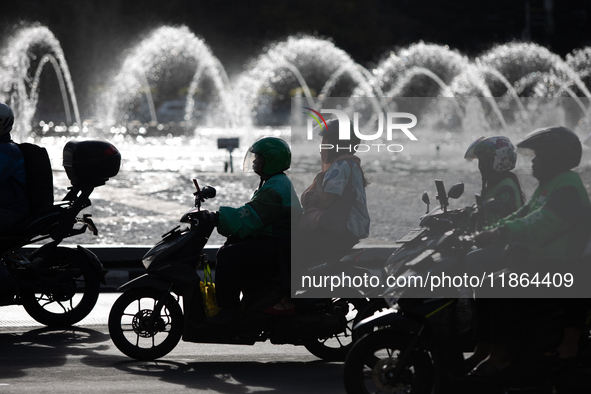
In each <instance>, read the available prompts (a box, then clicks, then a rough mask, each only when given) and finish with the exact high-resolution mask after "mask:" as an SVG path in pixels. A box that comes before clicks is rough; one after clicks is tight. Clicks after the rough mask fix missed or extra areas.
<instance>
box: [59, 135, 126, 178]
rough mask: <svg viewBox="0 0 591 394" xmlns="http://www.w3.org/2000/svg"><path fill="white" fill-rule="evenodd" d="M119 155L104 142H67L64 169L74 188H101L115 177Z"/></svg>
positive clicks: (110, 145)
mask: <svg viewBox="0 0 591 394" xmlns="http://www.w3.org/2000/svg"><path fill="white" fill-rule="evenodd" d="M120 166H121V154H120V153H119V151H118V150H117V148H115V146H114V145H112V144H111V143H109V142H106V141H69V142H68V143H67V144H66V146H64V168H65V169H66V174H67V175H68V179H70V181H71V182H72V185H75V186H91V187H95V186H101V185H104V184H105V182H106V181H107V180H108V179H109V178H112V177H114V176H115V175H117V173H118V172H119V168H120Z"/></svg>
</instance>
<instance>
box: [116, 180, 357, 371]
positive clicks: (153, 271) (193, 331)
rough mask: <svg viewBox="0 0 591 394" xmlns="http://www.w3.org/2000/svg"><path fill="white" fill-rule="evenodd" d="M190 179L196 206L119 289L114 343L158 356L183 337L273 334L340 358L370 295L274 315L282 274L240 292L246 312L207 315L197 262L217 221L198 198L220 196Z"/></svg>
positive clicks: (222, 339) (260, 338)
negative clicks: (267, 309)
mask: <svg viewBox="0 0 591 394" xmlns="http://www.w3.org/2000/svg"><path fill="white" fill-rule="evenodd" d="M193 181H194V184H195V187H196V189H197V191H196V192H195V193H194V195H195V208H193V209H191V210H189V211H188V212H187V213H185V214H184V215H183V217H182V218H181V220H180V222H181V225H179V226H177V227H175V228H174V229H172V230H171V231H169V232H167V233H166V234H164V235H163V236H162V237H163V238H162V240H161V241H160V242H158V243H157V244H156V245H155V246H154V247H153V248H152V249H151V250H150V251H148V252H147V253H146V255H145V256H144V257H143V264H144V267H145V268H146V271H147V272H146V273H145V274H144V275H142V276H140V277H138V278H136V279H134V280H132V281H130V282H128V283H126V284H124V285H123V286H121V287H120V289H119V290H122V291H124V292H123V294H122V295H121V296H120V297H119V298H118V299H117V300H116V301H115V303H114V304H113V307H112V309H111V312H110V314H109V333H110V335H111V339H112V340H113V343H114V344H115V346H117V348H118V349H119V350H120V351H121V352H123V353H124V354H125V355H127V356H129V357H131V358H134V359H138V360H154V359H157V358H160V357H164V356H165V355H166V354H168V353H169V352H170V351H172V350H173V349H174V348H175V347H176V345H177V344H178V343H179V341H180V340H181V339H182V340H183V341H186V342H196V343H225V344H243V345H253V344H254V343H256V342H264V341H267V340H270V341H271V343H273V344H293V345H303V346H305V347H306V349H307V350H309V351H310V352H311V353H312V354H314V355H316V356H317V357H320V358H322V359H325V360H330V361H334V360H341V361H343V360H344V357H345V356H346V352H347V351H348V349H349V347H350V339H351V335H350V333H351V330H352V321H353V318H354V314H355V309H357V310H359V308H361V306H362V305H364V304H365V303H366V302H367V301H366V300H364V299H359V300H344V299H315V298H306V299H294V300H292V301H293V303H294V304H295V313H294V314H293V315H290V314H287V315H271V314H267V313H264V312H263V311H262V307H261V305H263V304H265V302H267V303H268V302H269V301H270V300H272V299H274V298H277V297H278V298H279V299H280V298H281V296H280V294H281V292H280V290H281V278H275V279H276V280H270V281H267V282H266V283H262V284H261V283H257V284H256V285H255V286H254V287H255V288H253V289H249V293H248V294H243V298H242V301H241V305H242V309H243V314H242V315H241V316H240V318H239V319H238V320H237V321H232V322H228V323H226V324H214V323H213V322H211V321H208V319H206V309H205V305H204V299H203V296H202V293H201V291H200V286H199V283H200V281H201V278H200V276H199V274H198V272H197V269H198V266H199V265H200V264H203V263H204V258H205V256H204V255H203V254H202V251H203V248H204V246H205V245H206V243H207V241H208V238H209V236H210V235H211V233H212V231H213V229H214V228H215V225H214V224H213V222H212V221H210V220H207V219H206V214H204V212H205V211H201V203H202V202H205V200H206V199H210V198H213V197H215V194H216V191H215V189H214V188H213V187H210V186H206V187H204V188H203V189H201V188H200V187H199V184H198V183H197V181H196V180H193ZM181 303H182V305H183V308H181V306H180V305H181ZM341 337H346V338H348V340H349V343H345V342H344V341H342V340H341Z"/></svg>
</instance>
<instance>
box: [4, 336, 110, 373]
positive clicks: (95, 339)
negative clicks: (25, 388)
mask: <svg viewBox="0 0 591 394" xmlns="http://www.w3.org/2000/svg"><path fill="white" fill-rule="evenodd" d="M108 340H110V338H109V335H108V334H104V333H102V332H99V331H95V330H92V329H89V328H83V327H68V328H59V329H57V328H49V327H43V328H38V329H34V330H31V331H26V332H18V333H14V332H12V333H3V332H0V349H1V352H0V365H2V378H3V379H13V378H18V377H22V376H25V375H26V370H27V369H35V368H46V367H47V368H55V367H57V366H60V365H65V363H66V360H67V357H68V356H92V355H96V352H97V351H101V350H105V349H108V348H109V346H108V345H107V344H106V343H104V342H106V341H108ZM93 344H96V345H95V346H93Z"/></svg>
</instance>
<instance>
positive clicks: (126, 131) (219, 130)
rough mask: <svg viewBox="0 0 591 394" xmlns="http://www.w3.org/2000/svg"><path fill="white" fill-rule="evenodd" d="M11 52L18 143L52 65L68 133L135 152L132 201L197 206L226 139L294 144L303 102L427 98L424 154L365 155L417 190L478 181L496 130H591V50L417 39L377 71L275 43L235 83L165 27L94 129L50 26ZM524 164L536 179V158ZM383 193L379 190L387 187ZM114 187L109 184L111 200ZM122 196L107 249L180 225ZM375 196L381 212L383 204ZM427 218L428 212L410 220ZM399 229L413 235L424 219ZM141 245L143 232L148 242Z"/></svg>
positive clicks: (303, 40) (185, 35)
mask: <svg viewBox="0 0 591 394" xmlns="http://www.w3.org/2000/svg"><path fill="white" fill-rule="evenodd" d="M1 51H2V55H3V56H2V58H1V63H0V101H3V102H7V103H8V104H9V105H11V106H12V107H13V108H14V109H15V113H16V114H17V119H18V123H17V124H16V126H15V133H14V136H15V139H16V140H20V141H24V140H26V139H27V138H30V137H31V136H32V134H31V132H32V130H33V126H34V125H32V124H31V121H32V119H33V116H34V114H35V111H36V108H37V105H38V103H39V91H40V89H43V86H41V84H40V80H41V78H40V76H41V74H42V73H43V72H47V71H46V70H48V69H50V70H53V71H50V72H54V73H55V74H56V76H57V79H58V82H59V92H56V93H58V94H59V95H60V96H61V101H62V103H63V107H64V113H65V117H66V124H65V125H64V126H63V128H64V130H65V131H66V133H64V134H63V135H70V137H74V136H75V135H77V133H80V132H89V133H90V132H92V133H94V134H92V135H94V136H99V137H102V138H107V139H112V140H114V141H115V143H116V144H117V145H118V146H119V147H120V149H121V150H122V152H123V157H124V162H123V171H122V174H121V176H120V177H119V178H118V179H121V180H120V181H119V182H120V185H121V186H123V187H124V188H127V189H133V190H135V191H136V192H139V193H140V194H141V195H142V196H143V197H138V195H137V194H135V195H133V197H132V196H131V195H130V197H129V201H131V200H134V199H135V200H138V201H139V200H141V199H142V198H145V197H146V196H150V198H156V199H160V200H161V199H167V200H168V201H169V202H170V201H174V202H176V203H178V207H177V208H178V209H179V210H181V209H184V207H186V206H187V204H190V202H189V199H190V198H186V197H179V196H180V195H182V194H183V192H185V191H186V190H185V189H186V188H187V187H188V186H187V184H188V183H187V179H189V178H190V177H192V176H195V175H199V176H200V177H203V178H205V179H210V180H212V183H217V185H220V180H219V176H220V175H219V172H221V171H222V168H223V162H224V161H225V160H226V155H227V152H226V151H224V150H221V151H220V150H217V147H216V146H215V142H216V139H217V138H221V137H223V138H225V137H240V139H241V140H240V147H239V148H238V150H237V152H236V155H237V156H240V155H242V154H243V153H244V149H245V148H246V147H247V146H248V145H249V144H250V142H251V141H252V140H253V139H255V138H257V137H258V136H260V135H269V134H271V135H280V136H283V137H284V138H290V129H289V128H288V127H287V126H288V125H289V123H290V120H291V121H292V122H293V121H296V120H295V119H290V116H291V113H294V112H293V111H291V109H292V108H291V99H292V98H297V100H299V101H298V103H301V106H302V107H304V106H305V107H310V108H316V109H319V107H321V106H322V104H323V103H324V102H326V100H328V99H329V98H332V97H361V98H366V99H367V102H368V103H369V104H368V106H367V107H368V108H365V109H364V110H367V111H368V112H369V113H373V114H375V113H377V112H380V111H389V110H395V109H396V108H401V106H402V107H403V106H404V103H403V102H402V101H401V98H405V97H407V98H411V97H412V98H415V97H421V98H423V99H422V101H421V102H422V103H423V104H422V105H421V106H420V107H417V108H416V110H417V111H419V112H420V114H421V117H422V118H421V119H424V121H423V122H422V124H421V127H422V128H421V130H420V131H418V133H420V135H421V138H420V140H421V141H422V142H421V143H420V144H419V145H420V147H419V145H413V146H409V148H408V149H406V147H405V150H404V152H402V153H400V154H396V155H392V154H390V155H388V156H387V157H386V156H384V155H382V156H379V157H376V158H373V157H372V158H369V157H368V158H367V159H364V160H366V161H365V162H366V163H367V164H366V167H365V169H366V170H367V171H368V173H370V174H372V175H373V177H374V178H375V179H378V180H379V179H380V178H381V175H380V174H381V172H383V171H385V172H386V173H387V175H388V176H387V177H386V178H387V179H392V174H394V173H395V174H404V175H410V176H411V178H410V179H411V180H410V182H411V183H412V182H415V185H414V186H413V187H417V186H416V182H417V180H416V178H413V177H414V175H413V174H414V173H416V172H417V171H419V172H423V173H424V172H429V173H428V176H426V177H424V178H425V182H427V181H428V182H430V177H431V175H432V174H435V173H436V172H437V171H438V170H441V168H449V169H450V170H449V172H450V173H454V174H456V173H457V174H463V175H461V176H462V177H464V176H466V177H468V178H476V171H477V169H476V168H471V169H469V170H467V169H466V168H463V167H464V166H463V164H464V163H463V161H462V159H461V153H462V152H461V151H462V150H463V149H465V145H466V144H468V143H469V142H470V141H469V140H471V138H473V137H476V136H478V135H480V134H485V133H492V132H497V133H502V134H508V135H510V136H511V138H515V139H517V138H519V136H521V135H522V134H523V133H524V132H526V131H529V130H531V129H532V128H534V127H537V126H541V125H545V124H548V123H564V124H565V125H566V126H569V127H571V128H573V129H574V130H575V131H577V132H578V134H579V136H580V137H581V138H582V139H584V138H585V137H587V135H588V134H589V124H590V122H589V119H590V116H589V114H590V105H589V99H590V98H591V92H590V91H589V88H588V87H587V84H588V83H589V78H590V74H591V67H589V64H590V63H591V49H590V48H583V49H580V50H577V51H574V52H573V53H572V54H570V55H568V56H567V57H566V58H565V59H562V58H560V57H559V56H557V55H555V54H553V53H552V52H550V51H549V50H547V49H546V48H544V47H541V46H539V45H536V44H529V43H510V44H501V45H498V46H496V47H494V48H492V49H491V50H489V51H486V52H484V53H482V54H480V55H479V56H477V57H475V58H469V57H467V56H465V55H463V54H461V53H459V52H457V51H454V50H452V49H450V48H449V47H447V46H443V45H431V44H425V43H422V42H419V43H416V44H413V45H411V46H409V47H407V48H404V49H401V50H397V51H392V52H390V53H387V54H384V56H383V58H382V60H381V61H379V62H378V63H377V64H375V65H373V66H363V65H360V64H358V63H357V62H355V61H354V60H353V59H352V58H351V56H350V55H349V54H347V53H346V52H345V51H343V50H342V49H340V48H338V47H337V46H336V45H335V44H334V43H332V42H331V41H330V40H326V39H321V38H318V37H313V36H292V37H289V38H288V39H286V40H285V41H281V42H277V43H274V44H272V45H269V46H268V47H266V48H263V50H262V52H261V54H260V55H259V56H258V57H256V58H254V59H253V60H252V61H251V62H249V63H248V64H246V65H245V67H244V71H243V72H241V73H240V74H238V75H230V76H228V75H226V71H225V70H224V67H223V65H222V64H221V63H220V61H219V60H218V59H217V58H216V57H215V54H214V53H213V52H212V50H211V49H210V48H209V47H208V46H207V44H206V43H205V41H204V40H203V39H201V38H199V37H198V36H196V35H195V34H194V33H193V32H191V31H190V30H189V29H188V28H186V27H160V28H157V29H155V30H154V31H152V32H151V33H150V34H148V35H147V36H146V37H145V38H143V40H141V41H140V42H139V44H137V45H136V46H134V47H131V48H129V49H128V50H126V57H125V58H124V60H123V61H122V62H121V64H119V65H116V66H115V67H114V70H113V74H112V77H111V78H110V79H109V80H107V81H104V84H103V85H105V86H107V89H106V90H105V92H104V94H102V95H100V96H97V97H96V105H95V107H96V113H94V114H86V116H85V117H87V118H91V119H90V120H89V121H85V122H82V121H81V117H80V113H79V110H78V105H77V100H76V95H75V91H74V86H73V83H72V79H71V76H70V72H69V69H68V65H67V64H66V61H65V58H64V53H63V51H62V49H61V47H60V44H59V42H58V40H57V39H56V37H55V36H54V35H53V34H52V33H51V32H50V31H49V30H48V29H47V28H45V27H43V26H40V25H34V26H30V27H25V28H22V29H21V30H19V31H17V32H16V33H15V35H14V36H13V37H12V38H11V39H10V40H7V44H6V46H5V47H4V48H1ZM45 65H51V67H45ZM475 97H480V98H481V99H476V98H475ZM176 102H178V103H180V106H181V110H180V114H177V115H176V116H177V118H176V119H174V120H173V121H169V120H168V119H167V118H165V116H164V113H163V112H162V108H164V105H163V104H164V103H176ZM351 103H354V100H353V101H351ZM351 105H353V104H351ZM300 112H301V111H300ZM296 115H298V116H301V114H296ZM364 119H370V121H369V122H367V123H368V124H369V123H371V122H372V121H373V120H372V119H375V118H371V116H370V117H367V118H364ZM419 128H420V127H419ZM427 129H429V130H427ZM442 131H443V132H442ZM41 135H43V133H41ZM39 138H40V136H39V135H38V136H37V139H38V141H41V140H39ZM60 138H61V137H58V139H56V140H50V139H47V137H45V139H43V140H42V141H41V142H42V143H43V144H45V145H50V146H51V145H52V144H53V145H55V146H56V149H55V157H56V158H57V160H55V159H54V166H55V167H56V171H58V172H59V165H58V164H57V163H60V158H59V155H60V154H61V152H59V150H58V149H57V147H61V146H63V140H62V139H60ZM297 142H298V141H297V140H292V143H294V144H295V143H297ZM435 146H437V148H438V149H437V156H434V155H435ZM439 148H441V149H439ZM309 156H313V157H312V159H309V160H308V159H305V160H303V161H304V162H305V166H304V170H302V171H301V173H300V174H301V175H302V176H301V179H298V171H297V170H294V172H293V175H294V183H295V184H296V187H297V188H298V189H299V190H302V188H303V187H305V186H306V183H307V181H308V179H307V178H306V177H309V174H308V173H307V172H309V171H315V166H316V160H317V158H316V156H315V152H313V154H312V155H309ZM587 164H588V163H587V162H585V165H587ZM520 168H521V171H523V172H527V171H528V170H527V164H526V163H523V164H522V166H521V167H520ZM466 171H468V172H466ZM126 172H127V174H129V175H125V174H126ZM131 174H133V175H131ZM163 174H166V175H163ZM189 174H190V175H189ZM163 179H164V180H163ZM224 179H225V180H224V181H223V182H221V183H222V184H223V185H222V190H221V193H220V196H226V197H222V201H219V202H221V203H222V204H226V203H227V204H234V205H235V204H236V203H237V201H243V200H246V199H248V198H249V196H250V193H251V191H252V190H251V189H252V187H251V185H250V183H249V182H251V181H250V180H249V178H248V177H246V178H244V177H243V176H241V175H232V176H231V175H229V174H228V175H227V178H224ZM458 180H464V181H466V182H468V181H469V179H458ZM454 181H455V179H454ZM245 182H246V183H245ZM400 182H402V180H400ZM421 182H422V181H421ZM475 183H477V179H476V180H475ZM114 184H115V183H114ZM377 184H379V183H378V182H375V183H374V190H378V189H379V187H378V185H377ZM421 187H422V186H421ZM102 190H103V189H101V192H102ZM108 192H109V189H108V188H107V187H105V188H104V192H103V193H105V194H106V193H108ZM111 192H112V195H110V196H106V195H105V197H104V198H105V201H108V202H104V203H102V204H103V208H102V209H103V210H104V212H105V213H109V215H108V216H109V217H110V219H109V220H111V221H112V225H109V229H108V231H107V235H106V236H105V238H103V239H102V242H117V238H118V235H117V234H118V233H117V231H118V230H117V228H119V227H123V229H124V230H130V229H132V228H133V226H134V225H135V224H138V223H139V224H145V223H149V224H147V225H148V226H151V225H152V224H151V223H154V221H152V222H150V221H148V222H145V221H144V217H146V216H150V215H152V216H155V217H158V219H157V220H156V222H158V220H160V221H161V222H166V223H169V222H170V224H172V223H173V221H174V220H175V219H176V217H177V216H178V212H170V211H171V209H173V208H171V207H168V206H167V207H166V209H164V207H163V208H162V210H166V212H169V213H168V216H166V215H167V213H166V212H164V211H162V212H159V213H158V214H157V215H156V214H153V213H152V214H150V213H149V212H152V211H151V210H154V209H156V208H154V206H155V205H154V204H152V203H148V204H146V205H144V206H143V208H142V210H136V211H135V213H132V215H131V217H130V216H129V215H127V216H126V218H123V219H122V218H119V217H118V214H113V213H112V211H116V212H122V211H124V210H125V209H129V204H131V202H123V204H127V205H125V206H119V205H118V204H119V202H117V201H114V200H116V199H118V200H122V201H123V200H124V196H125V193H123V194H122V192H121V190H120V189H119V190H117V193H119V195H117V194H116V193H115V191H114V190H111ZM421 192H422V190H421ZM376 193H379V192H378V191H376ZM185 194H186V193H185ZM99 197H100V196H99ZM189 197H190V196H189ZM224 198H225V200H223V199H224ZM467 198H469V197H467ZM376 201H377V203H379V198H377V199H376ZM464 202H465V203H470V201H469V200H466V201H464ZM413 204H414V203H413ZM417 204H418V205H420V202H418V203H417ZM147 205H150V207H147ZM156 205H157V204H156ZM375 209H376V210H379V208H377V207H376V208H375ZM421 209H422V207H418V206H417V207H416V209H415V208H409V209H408V211H409V212H415V211H416V212H419V211H420V210H421ZM386 214H387V213H384V214H383V215H380V217H382V216H384V215H385V216H387V215H386ZM384 220H385V219H384ZM396 220H400V221H401V223H402V224H401V225H404V224H405V223H410V224H409V225H410V226H412V225H414V220H415V217H414V215H410V216H409V217H408V218H406V217H405V218H403V219H400V218H397V219H396ZM377 223H379V220H378V221H377ZM156 227H158V229H160V227H161V226H156ZM376 229H377V230H376V231H375V232H374V234H377V235H375V237H374V239H373V241H375V242H390V241H391V240H392V238H396V236H395V235H392V236H390V235H389V233H390V232H392V230H391V228H390V227H387V226H386V227H384V228H382V230H379V228H378V227H376ZM110 233H111V234H110ZM395 234H398V232H396V233H395ZM141 241H142V239H141V237H140V239H139V240H137V242H141ZM89 242H93V241H92V240H89Z"/></svg>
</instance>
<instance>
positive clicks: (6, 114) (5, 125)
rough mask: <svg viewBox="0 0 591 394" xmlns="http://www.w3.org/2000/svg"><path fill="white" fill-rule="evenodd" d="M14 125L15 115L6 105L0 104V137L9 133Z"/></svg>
mask: <svg viewBox="0 0 591 394" xmlns="http://www.w3.org/2000/svg"><path fill="white" fill-rule="evenodd" d="M13 124H14V113H13V112H12V109H10V107H9V106H8V105H6V104H2V103H0V136H3V135H4V134H6V133H9V132H10V130H12V125H13Z"/></svg>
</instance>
